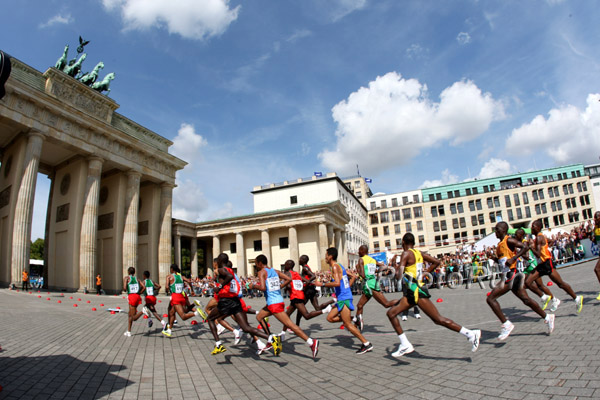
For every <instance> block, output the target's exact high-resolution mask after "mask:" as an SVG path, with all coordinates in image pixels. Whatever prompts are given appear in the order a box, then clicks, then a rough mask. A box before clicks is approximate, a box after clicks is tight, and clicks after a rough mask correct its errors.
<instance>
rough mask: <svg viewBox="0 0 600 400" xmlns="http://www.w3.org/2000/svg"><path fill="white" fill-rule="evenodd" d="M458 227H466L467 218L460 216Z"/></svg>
mask: <svg viewBox="0 0 600 400" xmlns="http://www.w3.org/2000/svg"><path fill="white" fill-rule="evenodd" d="M459 221H460V227H461V228H466V227H467V220H466V219H465V217H460V220H459Z"/></svg>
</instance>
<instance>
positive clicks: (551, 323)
mask: <svg viewBox="0 0 600 400" xmlns="http://www.w3.org/2000/svg"><path fill="white" fill-rule="evenodd" d="M547 317H548V318H547V319H546V321H545V322H546V323H547V324H548V335H550V334H551V333H552V332H553V331H554V314H548V315H547Z"/></svg>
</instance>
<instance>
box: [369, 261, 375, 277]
mask: <svg viewBox="0 0 600 400" xmlns="http://www.w3.org/2000/svg"><path fill="white" fill-rule="evenodd" d="M376 271H377V264H373V263H371V264H367V272H368V274H369V275H375V272H376Z"/></svg>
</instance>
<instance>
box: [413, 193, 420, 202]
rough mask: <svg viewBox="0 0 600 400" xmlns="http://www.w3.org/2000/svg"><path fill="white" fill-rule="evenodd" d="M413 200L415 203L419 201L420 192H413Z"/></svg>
mask: <svg viewBox="0 0 600 400" xmlns="http://www.w3.org/2000/svg"><path fill="white" fill-rule="evenodd" d="M413 202H414V203H418V202H419V195H418V194H413Z"/></svg>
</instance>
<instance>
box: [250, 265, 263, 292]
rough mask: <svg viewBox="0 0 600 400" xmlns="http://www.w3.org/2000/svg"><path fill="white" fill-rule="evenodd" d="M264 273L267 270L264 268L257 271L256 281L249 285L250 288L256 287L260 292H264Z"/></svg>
mask: <svg viewBox="0 0 600 400" xmlns="http://www.w3.org/2000/svg"><path fill="white" fill-rule="evenodd" d="M266 274H267V271H265V270H264V269H262V270H260V271H258V283H255V284H253V285H250V287H251V288H252V289H257V290H260V291H262V292H264V291H265V290H267V284H266V280H267V278H265V275H266Z"/></svg>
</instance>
